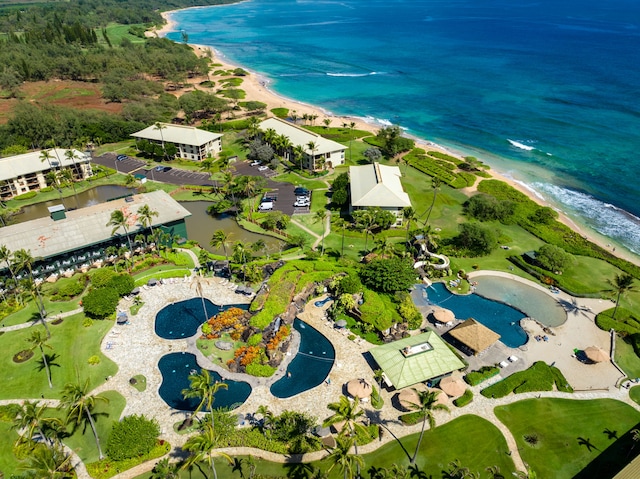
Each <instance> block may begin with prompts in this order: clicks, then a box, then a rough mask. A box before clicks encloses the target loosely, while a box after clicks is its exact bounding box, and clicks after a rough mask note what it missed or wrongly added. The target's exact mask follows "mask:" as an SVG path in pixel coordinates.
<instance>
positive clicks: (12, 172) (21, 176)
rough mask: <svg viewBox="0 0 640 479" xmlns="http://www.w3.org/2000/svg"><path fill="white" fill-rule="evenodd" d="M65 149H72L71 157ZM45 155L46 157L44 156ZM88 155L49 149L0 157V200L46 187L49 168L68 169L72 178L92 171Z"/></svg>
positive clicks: (56, 169)
mask: <svg viewBox="0 0 640 479" xmlns="http://www.w3.org/2000/svg"><path fill="white" fill-rule="evenodd" d="M68 152H72V153H73V156H72V157H71V155H70V154H69V153H68ZM47 156H48V158H47ZM90 162H91V157H90V156H89V155H86V154H85V153H83V152H81V151H79V150H74V149H71V150H68V149H62V148H52V149H50V150H38V151H31V152H29V153H24V154H22V155H16V156H8V157H6V158H0V199H2V200H9V199H11V198H13V197H14V196H18V195H21V194H23V193H27V192H29V191H38V190H39V189H41V188H45V187H46V186H47V178H46V175H47V174H48V173H49V172H50V171H60V170H66V169H70V170H71V172H72V174H73V178H74V179H76V180H82V179H84V178H87V177H89V176H91V175H92V174H93V172H92V171H91V164H90Z"/></svg>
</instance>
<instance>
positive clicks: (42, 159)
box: [40, 150, 59, 186]
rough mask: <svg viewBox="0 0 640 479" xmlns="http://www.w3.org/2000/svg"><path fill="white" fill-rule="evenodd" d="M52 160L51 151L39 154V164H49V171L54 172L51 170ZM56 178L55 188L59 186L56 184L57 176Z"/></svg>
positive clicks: (43, 151)
mask: <svg viewBox="0 0 640 479" xmlns="http://www.w3.org/2000/svg"><path fill="white" fill-rule="evenodd" d="M52 159H53V155H52V154H51V150H42V151H41V152H40V162H42V163H43V162H45V161H46V162H47V163H48V164H49V169H50V170H51V171H55V170H54V168H53V165H52V164H51V160H52ZM55 178H56V186H59V184H58V182H57V176H56V177H55Z"/></svg>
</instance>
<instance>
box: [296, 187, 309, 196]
mask: <svg viewBox="0 0 640 479" xmlns="http://www.w3.org/2000/svg"><path fill="white" fill-rule="evenodd" d="M293 193H294V194H295V195H296V196H309V195H311V192H310V191H309V190H308V189H306V188H303V187H302V186H298V187H297V188H296V189H295V190H293Z"/></svg>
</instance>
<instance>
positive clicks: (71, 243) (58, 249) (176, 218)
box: [0, 190, 191, 279]
mask: <svg viewBox="0 0 640 479" xmlns="http://www.w3.org/2000/svg"><path fill="white" fill-rule="evenodd" d="M144 205H148V206H149V208H150V209H151V210H152V211H155V212H157V213H158V215H157V216H153V217H152V218H151V227H153V228H154V229H160V230H161V231H163V232H166V233H169V234H170V235H171V236H172V238H174V240H177V239H178V238H186V237H187V229H186V224H185V218H186V217H188V216H190V215H191V213H189V211H187V210H186V209H185V208H184V207H182V206H181V205H180V203H178V202H177V201H175V200H174V199H173V198H171V196H169V194H168V193H166V192H165V191H162V190H158V191H153V192H151V193H143V194H138V195H132V196H126V197H124V198H119V199H114V200H111V201H107V202H105V203H101V204H98V205H93V206H88V207H86V208H81V209H78V210H73V211H65V209H64V207H63V206H62V205H56V206H52V207H50V208H49V212H50V216H48V217H45V218H39V219H36V220H31V221H26V222H24V223H18V224H15V225H10V226H5V227H4V228H2V238H0V244H2V245H5V246H6V247H7V248H8V249H9V250H10V251H17V250H19V249H26V250H28V251H30V253H31V256H32V257H33V258H35V259H36V260H37V264H36V265H35V266H34V270H33V273H34V276H35V277H36V278H38V277H39V278H43V279H44V278H46V277H48V276H50V275H52V274H64V273H66V272H69V271H70V272H73V271H75V270H83V269H88V268H90V267H91V266H98V265H99V264H100V263H101V262H102V261H103V260H104V259H106V256H107V253H106V252H105V249H106V248H107V247H108V246H116V247H121V246H122V247H125V248H127V249H128V241H127V238H126V236H125V234H126V233H125V230H124V228H119V229H117V231H116V232H115V234H114V226H107V224H108V223H109V221H110V219H111V213H113V212H114V211H116V210H121V211H122V212H123V213H124V216H125V218H127V233H128V235H129V238H130V239H131V241H132V242H133V241H134V238H135V236H136V234H138V233H143V232H145V231H146V230H147V228H145V227H144V226H143V225H142V223H141V221H140V217H139V215H138V211H139V210H140V208H142V207H143V206H144ZM3 268H6V264H5V263H1V264H0V269H3Z"/></svg>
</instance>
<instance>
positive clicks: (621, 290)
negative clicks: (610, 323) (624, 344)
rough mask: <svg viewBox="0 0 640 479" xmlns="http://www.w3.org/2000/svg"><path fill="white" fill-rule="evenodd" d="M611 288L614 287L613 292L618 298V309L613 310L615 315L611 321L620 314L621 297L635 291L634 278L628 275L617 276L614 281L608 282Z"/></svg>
mask: <svg viewBox="0 0 640 479" xmlns="http://www.w3.org/2000/svg"><path fill="white" fill-rule="evenodd" d="M607 283H609V284H610V285H611V286H613V290H614V291H615V292H616V293H617V296H616V307H615V309H614V310H613V315H612V316H611V319H615V318H616V313H617V312H618V306H619V305H620V296H622V295H623V294H625V293H626V292H627V291H632V290H633V276H631V275H630V274H628V273H623V274H617V275H616V277H615V278H614V279H613V280H607Z"/></svg>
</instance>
